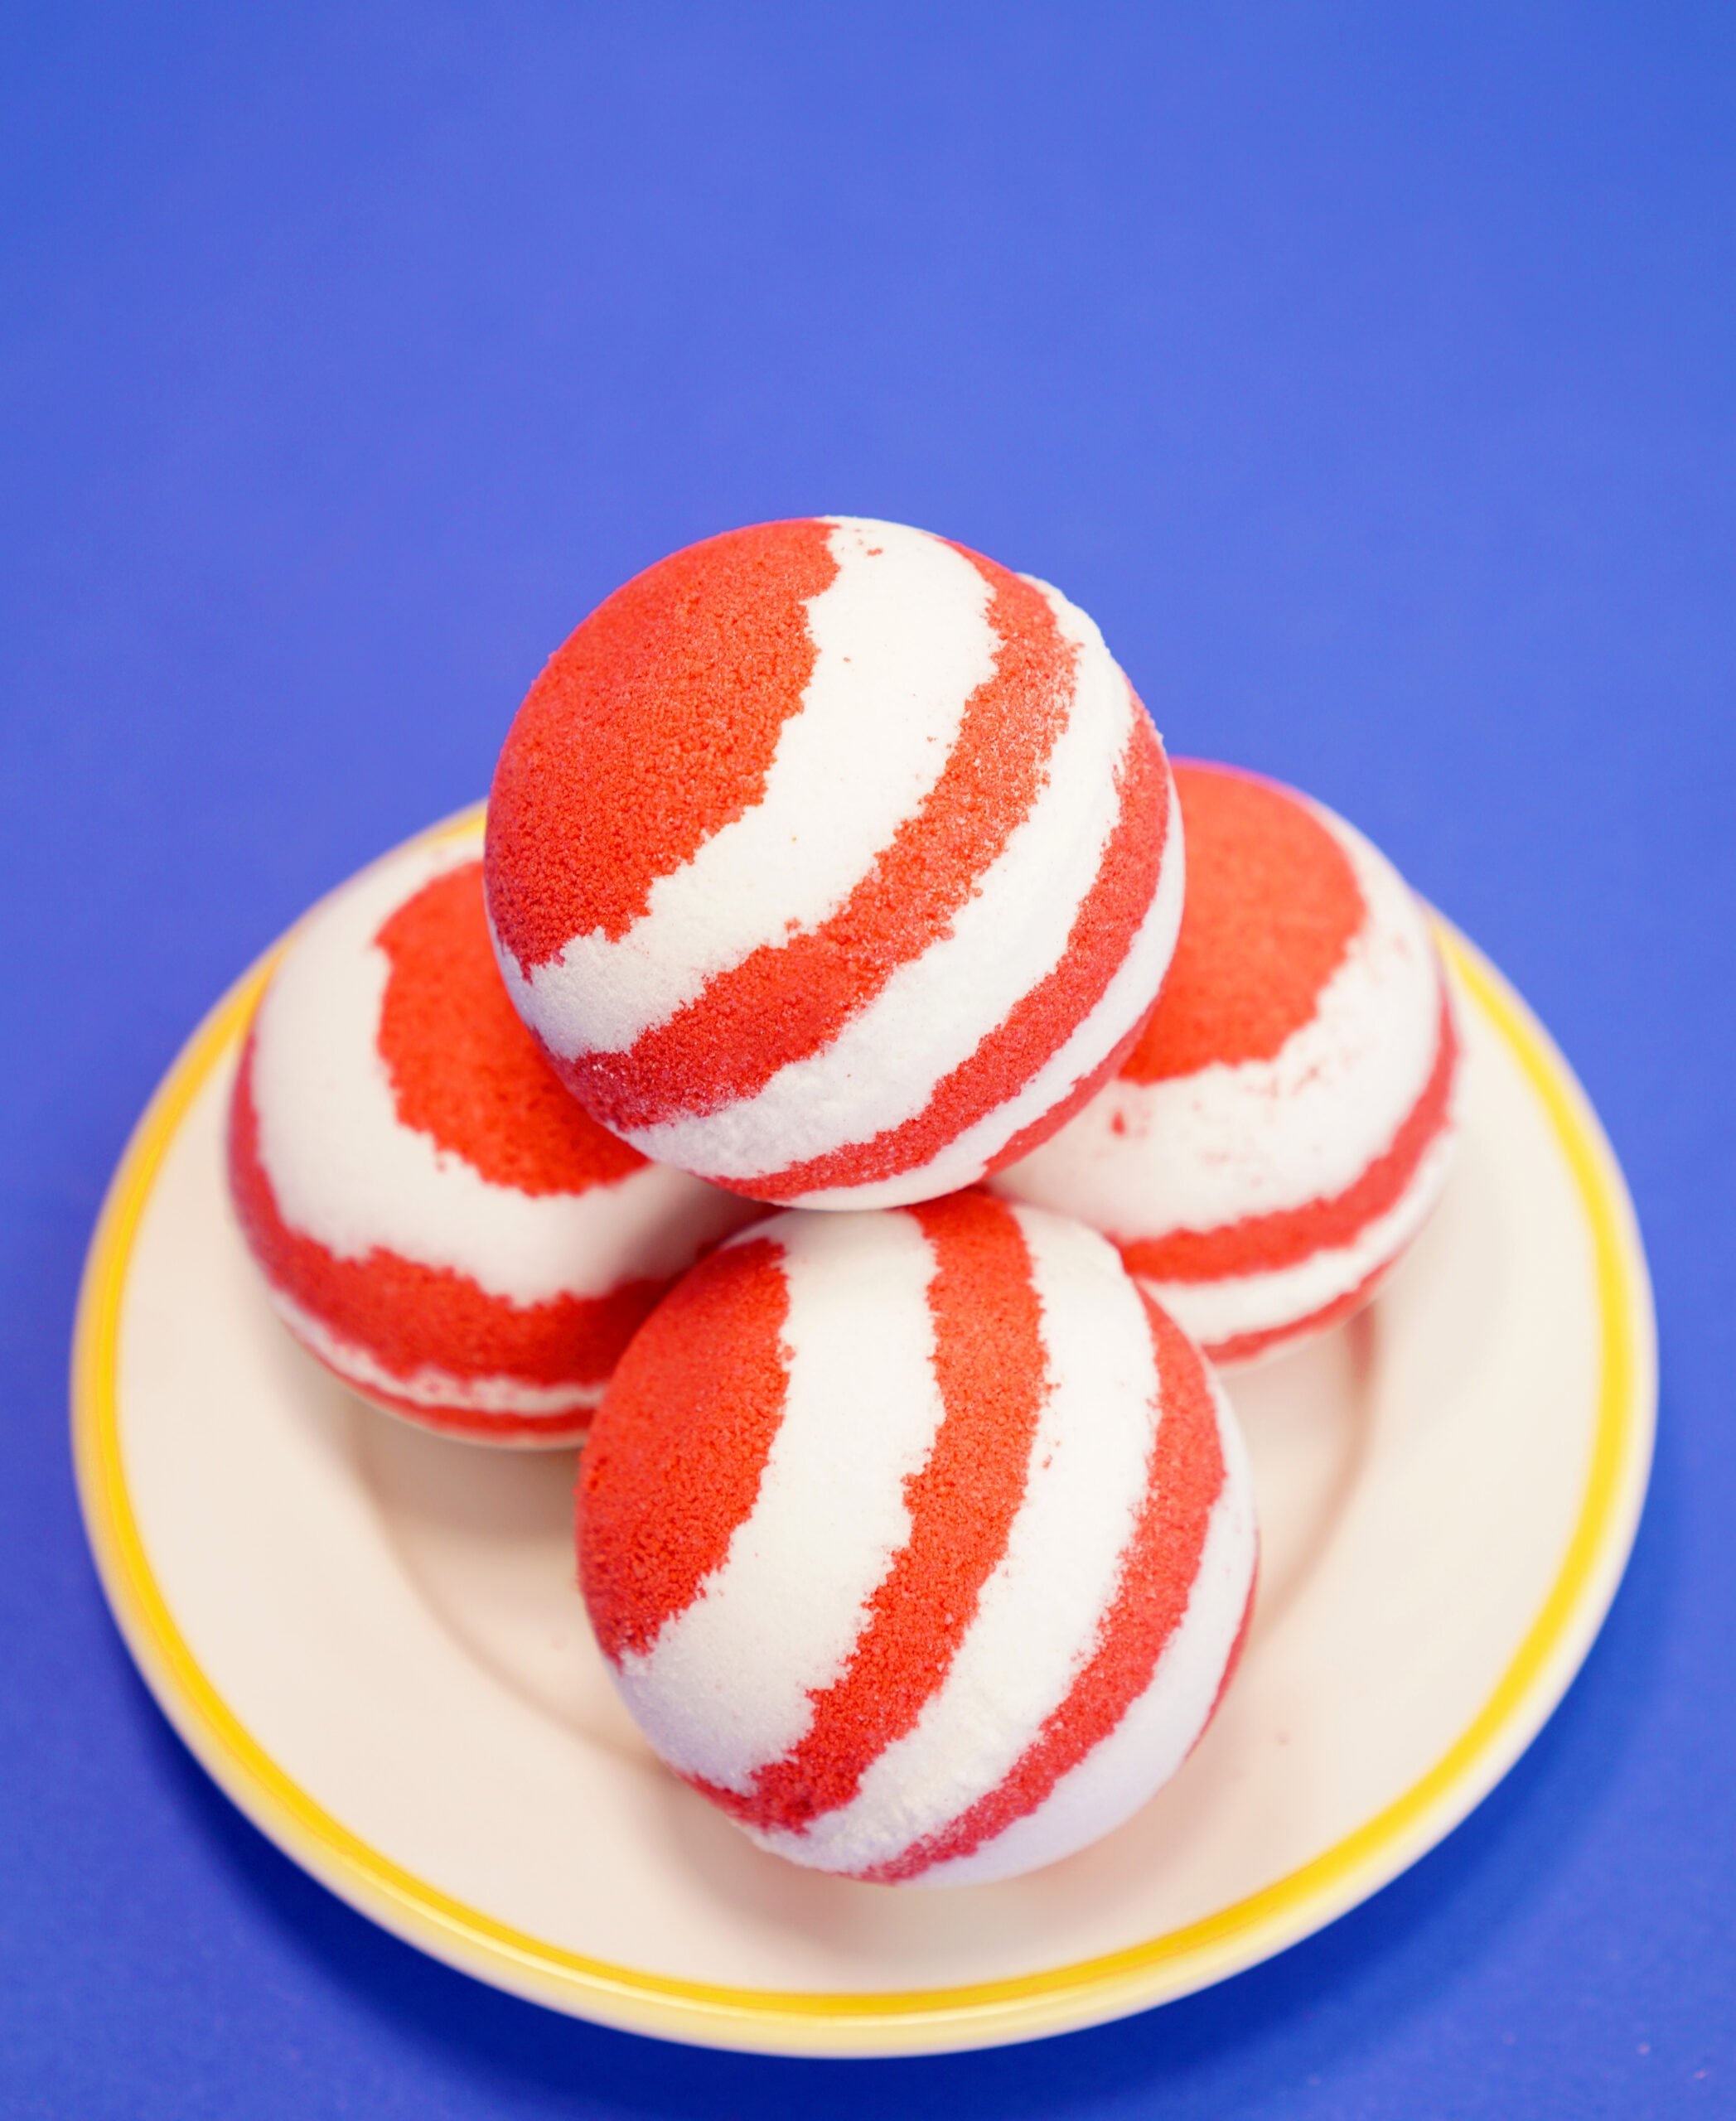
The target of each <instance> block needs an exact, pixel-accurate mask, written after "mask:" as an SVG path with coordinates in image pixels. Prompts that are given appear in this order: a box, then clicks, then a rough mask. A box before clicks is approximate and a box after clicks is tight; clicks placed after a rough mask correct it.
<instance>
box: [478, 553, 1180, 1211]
mask: <svg viewBox="0 0 1736 2121" xmlns="http://www.w3.org/2000/svg"><path fill="white" fill-rule="evenodd" d="M1170 813H1171V790H1170V784H1169V775H1168V766H1167V765H1166V763H1165V761H1164V757H1163V749H1162V746H1160V744H1159V743H1158V738H1157V737H1156V734H1155V732H1153V729H1152V727H1151V724H1150V722H1149V721H1148V718H1147V717H1146V715H1145V713H1144V710H1143V709H1142V708H1141V707H1140V705H1139V701H1138V700H1137V699H1136V698H1134V693H1133V692H1132V689H1131V688H1130V687H1129V684H1128V682H1127V679H1125V677H1124V676H1123V674H1122V673H1121V671H1120V670H1119V669H1118V668H1117V667H1116V665H1115V663H1114V662H1113V661H1112V660H1111V659H1110V655H1109V651H1108V650H1106V649H1105V646H1104V645H1103V638H1102V635H1100V633H1099V632H1098V631H1097V629H1096V627H1095V626H1093V625H1092V624H1091V622H1090V620H1089V619H1088V618H1086V616H1085V614H1084V613H1083V612H1082V611H1078V610H1076V608H1075V607H1074V606H1072V605H1071V604H1070V603H1068V602H1067V601H1066V598H1065V597H1062V596H1061V595H1060V594H1059V593H1058V592H1057V591H1055V590H1053V589H1050V588H1047V587H1045V586H1044V585H1043V584H1042V583H1040V582H1031V581H1028V580H1026V579H1024V578H1023V577H1020V576H1018V575H1015V574H1009V573H1008V571H1007V570H1006V568H1002V567H998V566H996V565H995V563H994V562H993V561H992V560H985V559H983V558H980V557H979V555H977V554H976V553H970V552H966V551H965V549H964V548H962V547H960V546H958V545H954V544H948V543H947V542H946V541H945V539H940V538H934V537H930V536H929V535H927V534H926V533H925V532H923V531H920V530H912V529H905V528H904V527H902V525H900V524H892V523H870V522H863V521H859V520H857V519H847V518H846V519H825V520H821V519H808V520H803V521H799V522H790V523H767V524H759V525H757V527H755V528H753V529H746V530H736V531H731V532H729V533H728V534H725V535H724V536H723V537H718V538H713V539H708V541H707V542H706V543H704V544H699V545H694V546H693V547H691V548H689V549H688V550H687V551H685V552H680V553H675V555H674V556H673V557H672V558H669V559H665V560H662V561H660V562H659V563H658V564H657V565H656V566H655V567H653V568H650V569H648V570H647V571H646V573H644V574H641V575H640V576H638V577H636V579H635V580H633V581H631V582H628V583H627V584H626V587H624V588H622V589H620V590H617V592H616V593H615V594H614V595H613V596H612V597H610V598H608V600H607V602H605V603H603V604H602V605H601V606H599V607H598V608H597V610H596V611H593V612H592V615H591V616H590V617H589V618H588V619H587V620H586V621H585V622H584V623H583V626H580V627H579V628H578V631H577V632H576V633H574V634H573V636H572V637H571V639H570V640H568V642H567V643H566V645H564V646H563V648H561V649H560V650H559V651H558V652H557V654H556V655H554V659H552V661H551V662H550V663H549V666H548V668H547V669H545V670H544V672H543V674H542V675H541V677H540V678H539V679H538V680H537V682H536V684H534V686H533V688H531V691H530V696H529V698H527V699H526V700H525V703H524V705H523V707H522V708H520V711H519V714H518V717H517V719H516V720H515V722H514V724H513V727H512V730H511V732H510V735H509V736H508V737H507V740H506V745H505V750H504V751H502V753H501V755H500V765H499V767H498V769H497V771H496V775H495V781H494V790H493V793H492V795H491V799H490V804H489V816H488V900H489V909H490V913H491V917H492V920H493V923H494V930H495V936H496V947H497V949H498V950H499V954H500V964H501V968H502V969H503V971H504V972H505V976H506V980H507V984H508V986H509V988H510V990H511V992H512V994H513V997H514V999H515V1002H516V1003H517V1004H518V1007H519V1009H520V1012H521V1013H522V1015H523V1016H524V1018H525V1022H526V1023H528V1024H529V1025H530V1027H531V1029H532V1030H533V1031H534V1032H535V1034H536V1036H537V1037H538V1039H539V1041H541V1043H542V1045H543V1046H544V1049H545V1050H546V1051H547V1052H548V1054H549V1057H550V1059H551V1060H553V1062H554V1065H555V1066H556V1067H557V1069H559V1071H560V1073H561V1074H562V1075H563V1078H564V1079H565V1080H566V1081H567V1082H568V1084H569V1085H571V1087H572V1088H573V1090H574V1091H575V1092H576V1094H578V1097H579V1098H580V1099H582V1100H583V1103H584V1104H585V1105H586V1106H587V1107H588V1109H589V1110H590V1111H591V1112H592V1114H594V1116H595V1117H596V1118H598V1119H600V1120H602V1123H604V1125H606V1126H607V1127H609V1128H612V1129H613V1130H614V1132H615V1133H617V1134H619V1135H620V1136H621V1138H623V1139H624V1140H626V1141H628V1142H631V1143H632V1144H633V1145H634V1146H635V1147H636V1148H638V1149H641V1151H643V1152H644V1153H645V1154H646V1155H647V1156H650V1157H656V1158H657V1159H659V1160H660V1162H665V1163H671V1164H675V1165H678V1166H679V1167H680V1168H681V1169H683V1170H684V1171H691V1172H698V1173H699V1174H700V1175H701V1176H704V1177H707V1178H710V1179H714V1180H716V1181H718V1184H720V1185H723V1186H732V1187H734V1188H735V1189H737V1191H741V1192H744V1193H747V1194H751V1195H752V1196H754V1197H756V1198H757V1199H762V1200H767V1201H781V1202H785V1203H787V1204H791V1205H803V1206H807V1207H884V1206H889V1205H897V1204H899V1203H902V1202H906V1201H918V1200H926V1199H928V1198H931V1197H932V1196H936V1195H938V1194H941V1193H946V1192H950V1191H952V1190H954V1189H955V1187H958V1186H965V1185H968V1184H970V1183H971V1182H973V1181H975V1180H976V1179H978V1178H979V1177H980V1176H982V1175H983V1173H984V1172H986V1171H989V1170H992V1169H994V1167H996V1166H998V1165H999V1164H1000V1163H1002V1162H1005V1161H1007V1160H1008V1159H1009V1158H1011V1157H1014V1156H1016V1155H1018V1154H1019V1153H1020V1152H1022V1151H1023V1149H1025V1148H1027V1147H1032V1146H1033V1145H1034V1144H1035V1143H1037V1142H1038V1141H1039V1140H1041V1139H1042V1138H1043V1137H1044V1136H1045V1135H1046V1134H1047V1133H1050V1132H1052V1129H1053V1128H1055V1127H1057V1126H1058V1125H1059V1124H1060V1123H1061V1119H1062V1118H1064V1117H1065V1116H1066V1114H1068V1113H1069V1112H1071V1111H1073V1110H1075V1109H1077V1107H1078V1105H1079V1104H1081V1103H1082V1102H1083V1101H1084V1099H1086V1096H1088V1095H1089V1094H1090V1091H1091V1090H1092V1089H1093V1088H1095V1086H1096V1085H1097V1084H1098V1083H1099V1082H1100V1081H1101V1080H1105V1078H1106V1077H1107V1075H1108V1074H1109V1073H1110V1072H1111V1071H1112V1070H1113V1069H1114V1067H1115V1065H1117V1064H1118V1062H1119V1057H1120V1056H1121V1054H1122V1052H1123V1051H1124V1047H1125V1046H1126V1044H1127V1042H1128V1041H1129V1040H1130V1039H1131V1037H1132V1036H1133V1035H1134V1032H1136V1030H1137V1029H1138V1027H1139V1023H1140V1022H1141V1020H1142V1019H1143V1017H1144V1015H1145V1013H1146V1012H1147V1010H1148V1008H1149V1007H1150V1004H1151V1003H1152V1000H1153V998H1154V997H1155V995H1156V993H1157V991H1158V984H1159V982H1160V981H1161V979H1162V977H1163V970H1164V968H1165V967H1166V966H1167V964H1168V962H1169V957H1170V953H1171V951H1172V950H1173V948H1174V944H1175V935H1176V930H1177V925H1178V923H1179V920H1180V916H1181V904H1182V851H1181V841H1180V835H1179V834H1178V833H1174V832H1173V831H1171V830H1170V829H1169V819H1170Z"/></svg>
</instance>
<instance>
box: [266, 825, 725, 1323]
mask: <svg viewBox="0 0 1736 2121" xmlns="http://www.w3.org/2000/svg"><path fill="white" fill-rule="evenodd" d="M479 853H481V826H480V825H478V826H477V827H476V829H474V830H473V831H470V832H467V833H463V834H461V835H460V836H458V837H457V838H452V839H449V840H445V841H442V842H440V843H438V844H436V845H433V846H427V845H423V846H416V847H411V848H406V849H404V851H403V852H402V853H398V854H394V855H389V856H388V857H387V858H386V859H385V860H384V861H383V862H377V863H375V866H374V867H372V868H370V869H368V870H365V871H364V872H363V873H362V874H361V875H360V877H356V878H355V880H354V882H351V883H350V884H347V885H346V886H344V887H342V888H341V890H339V891H336V892H334V893H333V894H332V896H331V897H330V898H328V899H326V900H325V901H323V902H322V904H321V905H320V906H317V907H316V908H315V910H314V911H313V912H312V914H311V915H310V916H308V918H307V920H306V922H305V923H304V924H303V925H302V927H301V928H300V929H299V930H297V933H296V935H295V937H294V940H293V941H292V943H291V945H290V947H289V949H288V953H287V954H286V955H285V957H284V959H283V962H282V964H280V965H279V966H278V969H277V971H276V972H275V974H273V978H272V980H271V983H270V985H269V986H268V988H267V989H266V991H265V995H264V1000H263V1001H262V1002H261V1003H260V1005H259V1014H258V1016H257V1017H256V1019H255V1042H254V1064H253V1091H254V1108H255V1109H256V1111H257V1114H258V1116H259V1162H260V1164H261V1165H262V1167H264V1172H265V1176H266V1179H267V1181H268V1183H269V1185H270V1187H271V1191H272V1195H273V1199H274V1200H275V1201H276V1203H277V1206H278V1213H279V1214H280V1215H282V1217H283V1220H284V1221H285V1222H286V1223H288V1225H289V1226H290V1228H291V1229H292V1230H296V1231H298V1232H299V1233H300V1234H302V1235H304V1236H307V1237H311V1238H313V1239H316V1240H317V1242H318V1243H319V1244H322V1245H324V1246H325V1248H326V1250H327V1251H328V1252H331V1253H333V1254H336V1257H337V1258H339V1259H363V1258H365V1256H366V1255H367V1254H369V1253H370V1252H371V1251H374V1250H375V1249H385V1250H388V1251H391V1252H395V1253H397V1254H399V1256H400V1257H401V1258H403V1259H413V1260H415V1261H417V1262H418V1263H420V1264H422V1265H423V1266H428V1267H442V1268H449V1269H450V1270H451V1271H452V1272H453V1273H460V1274H465V1275H467V1276H468V1277H469V1278H470V1279H471V1280H472V1281H473V1282H475V1283H476V1284H477V1286H478V1287H479V1288H482V1289H484V1290H486V1292H488V1294H489V1295H491V1296H495V1297H502V1298H504V1299H505V1301H506V1302H510V1303H514V1304H517V1305H520V1306H528V1305H531V1304H535V1303H544V1302H548V1301H549V1299H550V1298H551V1297H557V1296H579V1297H588V1296H602V1295H604V1294H606V1293H607V1292H608V1291H609V1290H611V1289H612V1288H617V1287H619V1286H620V1284H621V1283H623V1282H627V1281H636V1280H639V1279H641V1278H646V1279H653V1280H659V1281H661V1280H666V1279H667V1278H670V1276H671V1275H674V1274H677V1273H680V1272H682V1270H683V1269H684V1268H686V1267H688V1266H690V1265H691V1264H692V1263H693V1261H694V1259H695V1258H696V1257H697V1256H698V1254H699V1252H700V1250H701V1249H703V1248H704V1246H705V1245H706V1244H708V1243H709V1242H711V1241H712V1240H713V1239H715V1238H718V1237H720V1236H722V1235H723V1233H724V1232H725V1231H727V1230H733V1229H734V1228H736V1227H737V1225H739V1224H740V1223H742V1221H743V1220H746V1218H747V1216H748V1215H751V1214H752V1212H753V1210H752V1206H751V1205H749V1204H748V1203H747V1202H745V1201H740V1200H737V1199H736V1198H735V1197H733V1196H731V1195H729V1194H727V1193H723V1192H721V1191H718V1189H717V1188H716V1187H714V1186H707V1185H706V1184H705V1183H704V1181H703V1180H700V1179H696V1178H691V1177H689V1176H688V1175H687V1174H686V1173H685V1172H678V1171H668V1170H659V1169H657V1168H656V1167H654V1166H650V1165H647V1166H645V1167H642V1168H641V1169H639V1170H636V1171H631V1172H627V1173H626V1176H624V1177H621V1178H618V1179H616V1180H614V1181H612V1182H611V1183H610V1184H607V1185H602V1186H591V1187H588V1189H587V1190H586V1191H584V1192H583V1193H543V1194H527V1193H521V1192H520V1191H518V1190H517V1188H516V1187H514V1186H499V1185H496V1184H495V1183H493V1182H492V1181H491V1180H489V1179H486V1178H485V1177H484V1176H482V1174H481V1172H479V1171H477V1170H476V1167H474V1166H473V1165H471V1164H469V1163H467V1162H465V1160H464V1158H463V1157H461V1156H458V1155H457V1154H456V1153H455V1152H453V1151H452V1150H450V1149H443V1148H442V1147H439V1146H438V1144H437V1143H436V1142H435V1141H434V1139H433V1136H432V1135H429V1134H425V1133H421V1132H420V1131H419V1130H418V1129H417V1128H409V1127H406V1126H404V1124H403V1123H402V1122H401V1121H400V1120H399V1117H398V1108H397V1101H396V1099H395V1098H394V1095H393V1091H392V1083H391V1078H390V1075H389V1073H388V1071H387V1069H386V1065H385V1062H384V1060H383V1059H382V1058H381V1056H380V1046H379V1034H380V1012H381V1009H382V1007H383V1006H384V1000H385V993H386V987H387V983H388V982H389V979H390V977H391V970H392V967H391V960H390V959H389V958H388V957H387V955H386V954H385V952H384V950H383V949H380V948H379V947H378V945H376V944H375V940H374V939H375V936H376V935H378V934H379V932H380V929H381V928H382V927H383V926H384V925H385V923H386V921H387V920H389V918H390V916H392V915H393V914H394V913H395V912H396V911H398V909H399V907H400V906H403V905H404V904H405V903H406V901H409V899H410V898H412V897H413V896H414V895H415V894H416V892H418V891H420V890H421V889H422V888H423V886H424V885H425V884H427V883H428V882H431V881H432V879H433V878H434V877H437V876H441V875H443V874H444V873H445V872H446V871H447V870H448V869H451V868H453V867H456V866H457V864H459V863H461V862H474V861H475V860H476V858H477V856H478V854H479ZM479 888H480V887H479Z"/></svg>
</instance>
